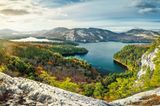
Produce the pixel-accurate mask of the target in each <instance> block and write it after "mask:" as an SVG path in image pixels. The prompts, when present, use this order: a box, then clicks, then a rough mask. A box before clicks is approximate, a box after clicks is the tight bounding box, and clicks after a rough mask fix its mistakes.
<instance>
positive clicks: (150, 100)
mask: <svg viewBox="0 0 160 106" xmlns="http://www.w3.org/2000/svg"><path fill="white" fill-rule="evenodd" d="M110 105H112V106H128V105H129V106H153V105H156V106H157V105H160V88H157V89H154V90H150V91H146V92H141V93H138V94H135V95H133V96H130V97H127V98H124V99H120V100H116V101H113V102H111V103H110Z"/></svg>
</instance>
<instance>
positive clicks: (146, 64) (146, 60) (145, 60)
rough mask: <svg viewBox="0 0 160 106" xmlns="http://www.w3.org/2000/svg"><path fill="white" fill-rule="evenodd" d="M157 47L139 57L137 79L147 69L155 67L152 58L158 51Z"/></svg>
mask: <svg viewBox="0 0 160 106" xmlns="http://www.w3.org/2000/svg"><path fill="white" fill-rule="evenodd" d="M158 50H159V49H158V48H156V49H155V50H154V51H152V52H150V53H148V52H147V53H145V54H144V55H143V56H142V58H141V70H140V71H139V72H138V79H139V78H140V77H141V76H142V75H144V74H145V73H146V71H147V69H149V70H150V71H151V72H153V71H154V69H155V64H154V62H153V60H154V58H155V57H156V53H157V52H158Z"/></svg>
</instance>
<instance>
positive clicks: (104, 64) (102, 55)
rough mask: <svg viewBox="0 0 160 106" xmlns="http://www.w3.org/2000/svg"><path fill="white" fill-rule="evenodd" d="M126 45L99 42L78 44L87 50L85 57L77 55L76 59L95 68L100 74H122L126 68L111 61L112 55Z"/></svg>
mask: <svg viewBox="0 0 160 106" xmlns="http://www.w3.org/2000/svg"><path fill="white" fill-rule="evenodd" d="M125 45H128V44H127V43H120V42H100V43H86V44H80V45H79V46H80V47H84V48H86V49H87V50H89V52H88V54H86V55H78V56H77V57H78V58H81V59H84V60H86V61H87V62H89V63H90V64H92V66H94V67H96V68H97V69H99V70H100V71H101V73H115V72H124V71H125V70H126V68H124V67H122V66H121V65H119V64H116V63H115V62H114V61H113V55H114V54H115V53H116V52H118V51H119V50H121V49H122V48H123V47H124V46H125Z"/></svg>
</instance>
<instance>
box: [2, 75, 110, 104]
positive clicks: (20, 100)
mask: <svg viewBox="0 0 160 106" xmlns="http://www.w3.org/2000/svg"><path fill="white" fill-rule="evenodd" d="M6 105H7V106H21V105H25V106H26V105H27V106H107V105H108V104H107V103H106V102H104V101H102V100H97V99H93V98H90V97H85V96H82V95H79V94H76V93H71V92H68V91H65V90H62V89H59V88H56V87H52V86H49V85H46V84H43V83H40V82H36V81H32V80H29V79H25V78H16V77H15V78H12V77H10V76H8V75H6V74H3V73H1V72H0V106H6Z"/></svg>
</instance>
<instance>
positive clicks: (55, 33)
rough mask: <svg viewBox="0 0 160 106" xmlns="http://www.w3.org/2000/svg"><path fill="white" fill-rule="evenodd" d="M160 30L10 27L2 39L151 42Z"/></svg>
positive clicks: (2, 33)
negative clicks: (35, 29)
mask: <svg viewBox="0 0 160 106" xmlns="http://www.w3.org/2000/svg"><path fill="white" fill-rule="evenodd" d="M157 36H160V32H158V31H152V30H144V29H132V30H129V31H127V32H123V33H116V32H112V31H109V30H105V29H99V28H74V29H68V28H63V27H58V28H54V29H51V30H42V31H31V32H18V31H14V30H10V29H3V30H0V38H1V39H17V38H23V37H40V38H48V39H57V40H67V41H75V42H83V43H89V42H106V41H117V42H151V41H152V40H153V39H155V38H156V37H157Z"/></svg>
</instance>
